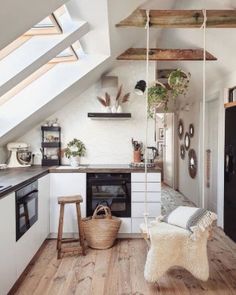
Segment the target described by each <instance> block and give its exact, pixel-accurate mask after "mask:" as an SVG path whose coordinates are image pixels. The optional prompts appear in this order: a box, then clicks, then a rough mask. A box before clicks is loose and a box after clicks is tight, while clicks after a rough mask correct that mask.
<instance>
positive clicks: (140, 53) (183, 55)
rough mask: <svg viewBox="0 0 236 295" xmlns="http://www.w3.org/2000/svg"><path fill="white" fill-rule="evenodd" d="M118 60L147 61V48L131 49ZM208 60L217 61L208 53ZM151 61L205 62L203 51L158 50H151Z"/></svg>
mask: <svg viewBox="0 0 236 295" xmlns="http://www.w3.org/2000/svg"><path fill="white" fill-rule="evenodd" d="M117 59H118V60H145V59H146V48H129V49H128V50H126V51H125V52H124V53H122V54H121V55H120V56H118V57H117ZM206 59H207V60H209V61H214V60H217V58H216V57H215V56H213V55H212V54H210V53H209V52H206ZM149 60H151V61H177V60H181V61H200V60H203V49H158V48H151V49H150V50H149Z"/></svg>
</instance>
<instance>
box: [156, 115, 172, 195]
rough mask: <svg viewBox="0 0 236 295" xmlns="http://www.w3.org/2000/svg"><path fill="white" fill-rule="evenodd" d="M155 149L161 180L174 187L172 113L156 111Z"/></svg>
mask: <svg viewBox="0 0 236 295" xmlns="http://www.w3.org/2000/svg"><path fill="white" fill-rule="evenodd" d="M156 122H157V149H158V153H159V161H158V162H159V166H160V167H161V169H162V181H163V183H164V184H166V185H168V186H169V187H171V188H173V189H175V188H176V187H175V176H176V173H175V170H176V155H175V152H176V143H175V115H174V113H157V120H156Z"/></svg>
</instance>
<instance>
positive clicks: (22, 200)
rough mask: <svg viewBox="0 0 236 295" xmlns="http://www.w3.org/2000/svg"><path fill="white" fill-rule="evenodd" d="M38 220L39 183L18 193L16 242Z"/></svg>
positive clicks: (28, 185)
mask: <svg viewBox="0 0 236 295" xmlns="http://www.w3.org/2000/svg"><path fill="white" fill-rule="evenodd" d="M37 220H38V181H34V182H31V183H29V184H27V185H26V186H24V187H22V188H20V189H19V190H17V191H16V240H19V238H20V237H21V236H23V234H24V233H25V232H26V231H27V230H28V229H29V228H30V227H31V226H32V225H33V224H34V223H35V222H36V221H37Z"/></svg>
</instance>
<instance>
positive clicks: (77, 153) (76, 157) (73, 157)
mask: <svg viewBox="0 0 236 295" xmlns="http://www.w3.org/2000/svg"><path fill="white" fill-rule="evenodd" d="M85 152H86V148H85V145H84V144H83V142H82V141H81V140H79V139H77V138H74V139H73V140H71V141H70V142H69V143H68V144H67V147H66V149H65V156H66V157H67V158H68V159H70V164H71V166H72V167H78V166H79V164H80V157H83V156H85Z"/></svg>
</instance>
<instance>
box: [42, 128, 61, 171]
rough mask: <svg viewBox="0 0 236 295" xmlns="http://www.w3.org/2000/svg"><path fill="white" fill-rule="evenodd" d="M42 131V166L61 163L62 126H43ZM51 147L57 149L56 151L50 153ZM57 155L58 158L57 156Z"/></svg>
mask: <svg viewBox="0 0 236 295" xmlns="http://www.w3.org/2000/svg"><path fill="white" fill-rule="evenodd" d="M41 131H42V143H41V147H42V166H56V165H61V127H59V126H58V127H54V126H42V127H41ZM55 134H56V135H57V136H55ZM49 149H54V150H56V153H55V154H52V153H48V150H49ZM53 156H54V157H53ZM56 156H57V158H55V157H56ZM51 157H53V158H51Z"/></svg>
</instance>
